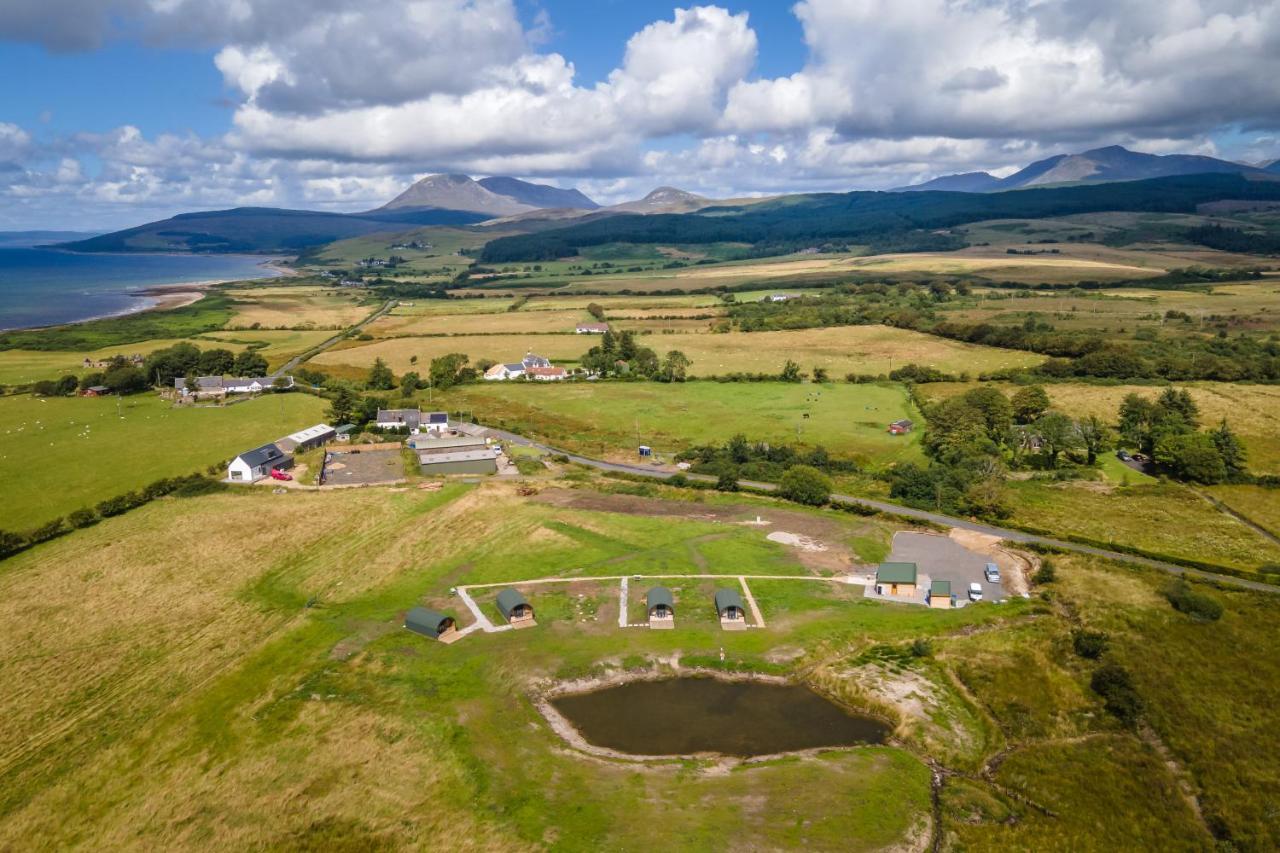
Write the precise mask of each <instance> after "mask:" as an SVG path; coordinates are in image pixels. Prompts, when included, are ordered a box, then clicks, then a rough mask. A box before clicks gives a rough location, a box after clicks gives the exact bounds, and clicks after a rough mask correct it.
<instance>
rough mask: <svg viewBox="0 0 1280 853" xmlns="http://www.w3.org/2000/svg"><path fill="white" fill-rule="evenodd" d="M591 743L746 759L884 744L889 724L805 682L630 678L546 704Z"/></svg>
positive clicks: (645, 751)
mask: <svg viewBox="0 0 1280 853" xmlns="http://www.w3.org/2000/svg"><path fill="white" fill-rule="evenodd" d="M551 703H552V704H553V705H554V706H555V707H556V709H557V710H558V711H560V713H561V714H563V715H564V716H565V718H566V719H568V720H569V722H571V723H573V724H574V725H575V726H576V727H577V729H578V731H579V732H581V733H582V736H583V737H584V738H586V739H587V740H588V741H589V742H591V743H593V744H595V745H596V746H603V747H607V748H609V749H616V750H618V751H619V752H626V753H630V754H632V755H687V754H690V753H694V752H718V753H721V754H723V755H734V756H742V757H748V756H753V755H771V754H773V753H776V752H789V751H792V750H797V749H813V748H815V747H831V746H851V745H854V744H863V743H882V742H883V741H884V739H885V737H886V736H887V735H888V733H889V727H888V726H887V725H885V724H884V723H882V722H881V721H879V720H876V719H873V718H871V717H861V716H857V715H853V714H850V713H848V712H847V711H845V710H844V709H843V708H841V707H840V706H839V705H836V704H834V703H832V702H830V701H828V700H826V699H824V698H823V697H821V696H819V695H818V694H816V693H814V692H813V691H811V690H809V689H807V688H805V687H797V686H794V685H789V684H764V683H760V682H751V681H736V682H730V681H721V680H719V679H715V678H672V679H667V680H665V681H634V682H631V683H630V684H623V685H619V686H618V687H609V688H606V689H604V690H597V691H595V692H592V693H578V694H574V695H569V696H560V697H557V698H556V699H553V700H552V702H551Z"/></svg>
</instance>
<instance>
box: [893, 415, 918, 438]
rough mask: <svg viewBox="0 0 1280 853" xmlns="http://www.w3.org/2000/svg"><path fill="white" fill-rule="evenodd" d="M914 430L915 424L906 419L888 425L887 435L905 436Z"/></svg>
mask: <svg viewBox="0 0 1280 853" xmlns="http://www.w3.org/2000/svg"><path fill="white" fill-rule="evenodd" d="M914 428H915V424H914V423H913V422H911V421H909V420H907V419H906V418H903V419H902V420H900V421H894V422H893V423H891V424H889V434H890V435H906V434H907V433H909V432H911V430H912V429H914Z"/></svg>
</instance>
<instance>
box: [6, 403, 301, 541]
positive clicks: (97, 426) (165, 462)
mask: <svg viewBox="0 0 1280 853" xmlns="http://www.w3.org/2000/svg"><path fill="white" fill-rule="evenodd" d="M324 408H325V404H324V401H322V400H319V399H317V398H315V397H312V396H310V395H307V394H278V395H269V396H265V397H260V398H258V399H256V400H248V401H244V402H239V403H236V404H234V405H229V406H225V407H221V408H216V407H209V408H176V409H175V408H173V407H172V406H171V405H170V404H169V403H168V402H166V401H164V400H161V399H160V398H159V397H155V396H152V395H150V394H145V395H137V396H133V397H125V398H123V399H121V400H119V401H117V400H116V398H114V397H100V398H96V399H93V398H83V397H70V398H68V397H53V398H47V399H45V398H37V397H31V396H28V395H25V394H24V395H20V396H10V397H0V482H2V483H4V495H5V500H4V501H2V502H0V528H2V529H6V530H19V531H23V530H27V529H29V528H33V527H36V526H38V525H40V524H43V523H45V522H47V521H50V520H52V519H54V518H57V517H59V516H64V515H66V514H67V513H69V512H72V511H73V510H77V509H80V508H82V507H91V506H93V505H94V504H96V503H98V502H99V501H101V500H105V499H106V498H110V497H115V496H116V495H120V494H123V493H125V492H128V491H131V490H134V489H138V488H141V487H143V486H145V485H147V484H148V483H151V482H153V481H155V480H158V479H161V478H163V477H175V476H179V475H182V474H190V473H193V472H196V471H201V470H203V469H204V468H205V467H207V466H208V465H211V464H213V463H215V462H222V461H224V460H227V459H230V458H231V457H232V456H234V455H235V454H237V453H239V452H241V451H243V450H249V449H252V448H254V447H257V446H258V445H260V444H263V443H265V442H268V441H271V440H272V439H276V438H279V437H280V436H282V435H287V434H289V433H290V432H294V431H295V430H298V429H301V428H303V427H307V426H311V425H312V424H315V423H319V422H320V421H321V420H322V419H323V414H324Z"/></svg>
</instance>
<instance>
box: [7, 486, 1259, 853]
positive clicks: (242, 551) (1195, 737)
mask: <svg viewBox="0 0 1280 853" xmlns="http://www.w3.org/2000/svg"><path fill="white" fill-rule="evenodd" d="M576 486H577V487H576V488H573V489H557V488H553V487H550V484H547V483H543V489H544V491H543V493H542V494H539V495H538V496H536V497H533V498H521V497H518V496H517V495H516V493H515V490H514V488H513V487H512V486H511V485H510V484H506V485H504V484H501V483H497V482H490V483H488V484H485V485H483V486H481V487H478V488H469V487H464V486H457V485H454V486H449V487H446V489H445V490H444V491H442V492H439V493H434V494H426V493H422V492H418V491H416V490H415V491H407V492H406V491H393V490H390V489H367V490H355V491H342V492H327V493H308V492H289V493H286V494H280V495H276V494H272V493H271V491H270V490H265V489H255V490H235V491H232V492H228V493H224V494H219V495H212V496H206V497H203V498H195V499H185V500H183V499H176V498H168V499H163V500H161V501H158V502H155V503H152V504H150V505H148V506H146V507H143V508H141V509H139V510H136V511H134V512H131V513H129V514H127V515H125V516H122V517H119V518H115V519H110V520H107V521H105V522H103V523H101V524H99V525H97V526H95V527H93V528H89V529H87V530H83V531H78V532H76V533H74V534H71V535H69V536H67V537H64V538H62V539H58V540H55V541H54V542H51V543H48V544H46V545H43V546H40V547H38V548H35V549H33V550H31V551H28V552H25V553H23V554H21V555H18V556H16V557H14V558H11V559H10V560H9V561H6V562H5V563H3V564H0V624H4V625H6V626H7V627H8V629H9V630H7V631H5V632H0V678H3V679H4V681H5V683H6V684H10V685H14V689H11V690H8V691H5V692H4V694H3V696H0V713H3V718H4V719H5V720H6V722H7V724H6V725H5V726H3V727H0V781H3V785H0V845H3V846H22V845H23V844H24V843H25V842H26V841H27V840H29V839H30V838H33V837H38V838H41V839H42V840H43V841H44V843H47V844H49V845H50V846H56V847H65V846H74V845H76V844H78V843H82V842H83V841H84V839H88V838H92V839H93V840H94V843H95V844H98V845H105V846H108V847H120V846H146V847H153V848H154V847H162V846H163V847H193V846H201V847H205V848H210V847H217V848H230V847H234V848H241V849H242V848H289V849H316V848H324V849H375V848H378V849H400V848H420V847H423V846H428V845H432V844H438V843H439V839H440V838H442V837H449V838H451V839H454V842H453V843H454V846H458V847H460V848H463V849H494V848H497V847H503V848H510V847H513V846H515V847H522V848H523V847H549V848H556V849H573V850H595V849H636V848H639V847H642V846H646V845H649V844H650V843H651V842H652V838H653V831H654V827H655V826H656V825H661V826H662V828H663V831H664V832H665V833H668V834H670V836H671V837H673V838H676V837H678V838H679V839H680V844H681V846H684V847H691V848H697V849H716V848H718V847H721V846H723V845H722V841H723V839H724V838H725V837H726V835H727V834H737V833H741V834H742V835H741V838H743V839H749V840H750V845H754V846H756V847H759V848H762V849H779V848H788V849H791V848H796V847H805V848H809V849H815V850H870V849H884V848H888V847H895V848H896V849H920V848H922V847H924V846H925V845H926V842H927V838H928V835H929V811H930V805H929V800H930V798H929V786H930V772H929V768H928V767H927V765H926V764H925V763H924V761H923V760H922V759H924V758H932V759H933V760H935V761H939V762H941V763H942V765H943V766H944V767H947V768H951V769H956V770H959V771H960V775H952V774H947V776H946V778H945V783H944V784H943V786H942V788H941V796H940V804H939V807H940V816H941V819H942V824H941V827H940V829H941V831H942V832H943V835H944V839H943V840H944V847H947V848H953V847H958V846H962V847H964V848H965V849H984V850H985V849H993V850H995V849H1011V848H1018V849H1116V848H1117V847H1126V846H1132V845H1134V844H1138V845H1140V846H1142V847H1145V848H1150V849H1182V848H1200V849H1203V848H1207V847H1209V846H1211V844H1212V839H1211V838H1210V836H1209V833H1208V830H1207V827H1206V821H1207V823H1208V825H1210V826H1213V827H1214V828H1215V831H1216V832H1217V834H1218V836H1219V838H1225V837H1229V838H1231V839H1233V840H1234V841H1235V842H1236V844H1237V846H1238V847H1239V848H1240V849H1267V848H1270V847H1274V846H1275V844H1276V843H1277V842H1278V841H1280V827H1277V826H1276V825H1275V822H1274V820H1273V819H1271V818H1269V817H1268V813H1267V809H1268V807H1269V804H1270V803H1271V802H1273V801H1274V799H1275V797H1276V796H1277V794H1280V782H1277V780H1276V779H1275V777H1274V773H1272V772H1271V771H1272V769H1273V768H1272V767H1271V766H1270V763H1271V762H1270V756H1272V755H1274V754H1275V751H1276V750H1277V749H1280V741H1278V740H1277V738H1278V737H1280V735H1278V734H1277V733H1278V732H1280V726H1277V725H1275V722H1276V710H1275V709H1276V707H1277V706H1278V705H1280V701H1278V700H1280V696H1277V687H1276V685H1277V684H1280V677H1277V676H1280V673H1278V672H1276V668H1277V666H1278V665H1280V664H1277V663H1276V661H1275V660H1274V656H1273V655H1270V654H1269V650H1270V649H1272V648H1274V647H1275V644H1276V643H1277V642H1278V641H1280V637H1277V628H1276V626H1275V621H1274V620H1272V619H1270V618H1268V614H1269V613H1270V608H1271V607H1273V606H1274V605H1273V602H1272V601H1271V599H1270V598H1267V597H1265V596H1262V595H1260V594H1256V593H1248V592H1222V591H1215V592H1213V593H1212V594H1213V595H1214V596H1215V597H1217V598H1219V599H1220V600H1222V601H1223V603H1224V604H1225V606H1226V608H1227V612H1226V615H1225V616H1224V617H1223V619H1222V620H1221V621H1220V622H1217V623H1210V624H1203V625H1200V624H1196V623H1192V622H1190V621H1189V620H1188V619H1187V618H1186V617H1184V616H1182V615H1180V614H1178V613H1176V612H1174V611H1173V610H1171V609H1170V608H1169V607H1168V605H1167V604H1166V603H1165V602H1164V600H1163V599H1162V598H1161V597H1160V596H1159V595H1158V593H1157V590H1158V589H1159V587H1160V585H1161V584H1163V583H1164V582H1165V580H1164V578H1163V577H1162V576H1159V575H1156V574H1152V573H1148V572H1145V571H1142V570H1137V569H1130V568H1124V569H1115V568H1106V567H1105V566H1103V565H1101V564H1099V563H1097V562H1096V561H1091V560H1086V559H1084V558H1061V559H1060V560H1059V571H1058V574H1059V580H1058V582H1057V584H1056V585H1055V588H1054V589H1053V593H1054V598H1055V599H1061V600H1062V601H1063V602H1064V603H1063V605H1062V606H1061V607H1059V606H1057V605H1055V604H1052V603H1048V602H1022V601H1020V600H1017V601H1014V602H1011V603H1010V604H1007V605H1004V606H1002V607H999V608H997V607H994V606H990V605H987V606H977V607H970V608H965V609H963V610H958V611H951V612H937V611H930V610H927V609H925V608H919V607H903V606H895V605H886V604H882V603H876V602H871V601H867V600H861V599H858V598H856V597H849V596H847V595H840V594H834V593H833V594H827V593H821V592H810V591H809V590H810V589H811V587H810V585H809V583H805V582H785V581H757V582H755V584H758V591H757V595H758V598H759V601H760V606H761V607H762V608H763V610H764V612H765V613H766V615H767V617H768V618H769V619H770V627H769V628H768V629H764V630H757V631H747V632H741V633H723V632H720V631H719V630H718V629H717V628H716V627H715V625H714V621H713V620H711V619H705V620H699V619H697V618H696V617H694V618H691V619H690V621H689V623H688V624H687V625H682V626H681V627H679V628H678V629H677V630H676V631H669V632H649V631H643V630H628V631H622V630H619V629H617V627H616V619H617V610H616V606H617V597H616V593H617V587H616V585H609V584H603V583H594V582H586V581H581V582H578V583H575V584H573V585H571V586H568V587H560V588H557V589H550V588H546V589H538V590H535V591H531V593H530V597H531V600H532V601H533V602H534V603H535V606H536V607H538V608H539V623H540V624H539V626H538V627H537V628H536V629H533V630H531V631H519V632H507V633H505V634H493V635H485V634H476V635H473V636H470V637H467V638H464V639H463V640H462V641H461V642H460V643H458V644H455V645H453V646H450V647H444V646H440V645H437V644H433V643H431V642H430V641H427V640H425V639H423V638H420V637H417V636H414V635H411V634H407V633H405V632H404V631H403V630H401V629H400V628H399V627H398V626H399V624H400V619H401V618H402V614H403V613H404V611H405V610H406V609H407V608H408V607H410V606H412V605H414V604H417V603H425V604H427V605H429V606H436V607H442V608H444V609H445V610H446V611H448V612H455V613H456V612H458V610H459V607H458V602H457V599H456V598H452V597H451V596H449V594H448V589H449V587H450V586H455V585H457V584H460V583H477V582H484V581H488V580H496V581H504V580H519V579H521V578H529V577H532V576H539V575H543V574H552V573H557V574H559V573H566V574H569V575H578V576H580V577H583V576H589V575H596V574H629V573H633V572H646V571H656V570H658V569H661V570H663V571H665V572H670V573H674V574H685V573H697V572H702V571H708V570H712V571H714V570H715V569H717V568H719V567H722V566H731V567H732V569H731V570H732V571H734V572H744V573H750V574H757V573H759V574H786V573H807V572H809V571H810V569H809V568H808V567H807V566H806V564H805V562H804V557H803V555H800V554H798V553H797V552H795V551H794V550H791V549H787V548H784V547H783V546H780V545H776V544H774V543H772V542H768V541H766V540H765V538H764V536H765V531H764V530H761V529H759V528H756V527H751V526H743V525H735V524H731V523H723V522H726V521H731V520H733V519H735V518H752V517H754V516H755V515H761V514H763V515H764V516H765V517H766V518H767V519H769V520H770V521H771V522H772V524H771V525H770V526H769V527H768V528H767V529H771V530H772V529H791V530H804V531H806V533H808V534H809V535H813V536H816V537H819V538H820V539H822V540H823V541H825V542H827V543H828V544H829V545H831V546H832V547H834V548H842V547H844V545H843V544H842V543H848V542H850V541H853V540H856V539H864V538H867V537H885V536H887V534H888V533H889V532H890V531H891V528H889V527H887V526H886V525H885V524H884V523H883V522H880V521H878V520H876V519H858V518H852V517H850V516H848V515H844V514H840V513H824V512H809V511H800V510H796V509H794V508H786V507H780V506H779V505H777V504H775V503H774V502H771V501H768V500H763V499H752V498H741V497H739V498H714V499H710V500H709V501H707V502H705V503H700V502H698V501H697V500H692V499H691V498H694V497H697V496H694V495H691V494H690V493H687V492H679V491H678V490H669V489H664V488H661V487H657V486H652V487H645V489H646V490H647V491H649V492H651V493H653V495H654V497H665V498H668V500H654V499H653V498H647V497H643V496H634V495H627V494H609V493H607V492H601V491H598V489H599V488H604V489H608V488H609V487H608V486H607V485H606V484H599V485H593V484H592V483H589V482H579V483H577V484H576ZM712 515H714V516H715V517H717V518H718V519H719V520H720V521H721V523H712V522H710V521H708V520H707V519H708V518H710V517H711V516H712ZM245 518H253V519H254V521H255V525H257V526H259V527H261V528H263V529H270V530H272V531H274V533H275V535H273V536H270V537H248V538H244V539H238V540H236V542H235V543H234V545H232V544H231V543H229V542H225V541H218V542H212V543H211V542H209V540H208V539H207V538H205V539H202V538H201V537H200V536H199V535H197V534H198V533H199V532H203V531H210V530H227V529H235V528H237V527H238V526H240V525H242V524H243V519H245ZM318 518H323V519H325V523H324V524H323V525H321V526H319V527H317V525H316V519H318ZM175 531H195V532H196V533H193V534H192V536H191V537H190V538H189V539H184V538H183V537H181V536H177V537H175V533H174V532H175ZM86 553H91V554H93V555H94V560H93V562H92V565H85V563H84V561H83V559H82V555H84V554H86ZM369 554H377V555H378V558H377V559H368V555H369ZM175 555H179V556H180V560H181V564H182V570H181V571H175V570H174V568H173V567H174V561H175ZM672 584H673V585H674V586H677V587H679V588H681V589H685V588H687V589H689V590H697V591H698V592H701V591H702V587H701V585H700V582H697V581H693V580H690V581H681V580H678V579H677V580H673V581H672ZM797 584H799V586H797ZM681 600H684V599H681ZM695 609H696V608H695ZM468 621H469V617H463V624H466V622H468ZM1079 622H1083V623H1084V624H1086V625H1089V626H1091V627H1099V628H1102V629H1104V630H1106V631H1107V632H1108V633H1109V635H1110V637H1111V640H1110V645H1111V651H1109V652H1108V653H1107V659H1108V660H1117V661H1119V662H1122V663H1124V664H1125V665H1126V666H1128V667H1129V668H1130V670H1131V671H1132V672H1133V674H1134V678H1135V681H1136V683H1137V684H1138V688H1139V690H1140V691H1141V695H1142V697H1143V698H1144V700H1145V701H1146V703H1147V709H1148V710H1147V719H1148V720H1149V722H1150V725H1151V727H1152V730H1153V732H1154V735H1153V737H1155V738H1159V739H1162V740H1163V742H1164V743H1165V744H1167V747H1168V749H1169V756H1168V760H1167V761H1166V759H1165V758H1163V757H1161V756H1160V755H1159V754H1158V753H1157V752H1156V750H1155V748H1154V747H1153V746H1151V745H1150V744H1149V742H1148V740H1146V739H1143V738H1140V737H1138V736H1136V735H1134V734H1130V733H1129V732H1128V731H1127V730H1125V729H1123V728H1122V727H1120V726H1118V725H1116V724H1115V723H1114V722H1113V721H1112V720H1111V719H1110V718H1109V717H1108V716H1107V715H1106V714H1105V713H1103V711H1102V710H1101V707H1100V705H1099V702H1098V700H1097V698H1096V697H1095V696H1094V695H1093V694H1092V693H1091V692H1090V691H1089V690H1088V688H1087V684H1088V680H1089V675H1090V672H1091V669H1092V667H1093V666H1095V665H1096V664H1091V663H1090V662H1088V661H1084V660H1082V659H1079V658H1076V657H1075V656H1074V655H1072V654H1071V652H1070V640H1069V636H1070V629H1071V627H1072V626H1073V625H1074V624H1078V623H1079ZM923 638H928V639H929V640H930V642H931V647H932V653H931V655H929V656H927V657H924V658H920V657H913V656H912V655H911V654H910V653H909V652H908V651H905V649H906V646H907V645H909V643H910V642H911V641H912V640H913V639H923ZM1152 648H1158V649H1160V650H1161V653H1160V654H1158V655H1152V654H1151V653H1150V651H1151V649H1152ZM1223 648H1229V649H1231V654H1230V655H1226V656H1224V655H1222V654H1221V653H1220V652H1221V649H1223ZM720 649H723V650H724V653H725V662H724V663H723V664H720V663H718V660H719V654H718V652H719V650H720ZM673 656H675V657H677V658H679V659H680V660H681V661H682V662H684V663H685V664H686V665H688V664H693V663H703V664H704V665H707V666H723V667H726V668H732V669H747V670H752V669H754V670H765V671H769V672H777V673H786V674H790V675H792V676H793V677H796V678H798V679H800V680H805V681H811V682H813V683H815V684H816V685H818V686H819V687H820V689H822V690H823V691H825V692H828V693H831V694H832V695H835V696H838V697H840V698H841V699H843V700H844V701H847V702H850V703H852V704H854V705H855V706H857V707H867V708H873V709H879V710H880V711H881V712H883V713H885V714H886V715H888V716H889V718H890V719H892V720H894V721H895V722H896V725H897V732H898V736H899V738H900V741H899V743H900V744H901V745H890V746H884V747H875V748H864V749H854V750H837V751H832V752H828V753H823V754H820V755H817V756H806V757H790V758H782V759H772V760H764V761H760V762H757V763H752V764H746V765H739V766H736V767H723V766H720V765H718V764H717V763H716V762H711V761H703V760H683V761H673V762H669V763H666V764H659V765H655V766H652V767H647V768H639V767H637V766H635V765H631V764H627V763H623V762H613V761H601V760H596V759H589V758H586V757H583V756H581V755H579V754H578V753H576V752H574V751H572V750H568V749H566V748H565V747H564V745H563V744H562V742H561V741H560V739H559V738H558V737H557V736H556V735H555V734H554V733H553V732H552V731H551V730H550V729H549V727H548V726H547V725H546V723H545V721H544V720H543V719H542V717H541V716H540V715H539V714H538V713H537V712H536V710H535V709H534V707H533V704H532V701H531V692H534V691H537V690H538V689H540V687H542V686H543V685H546V684H547V683H548V682H550V681H552V680H559V679H565V678H577V677H581V676H586V675H592V674H595V675H600V674H604V673H608V672H617V671H619V669H620V668H621V667H623V666H627V667H648V666H651V665H653V664H652V662H653V661H656V660H670V659H672V657H673ZM1224 657H1225V658H1226V659H1225V660H1224ZM1206 696H1213V697H1214V699H1215V700H1216V701H1214V702H1207V701H1204V697H1206ZM895 697H896V698H895ZM1006 750H1007V753H1006V752H1005V751H1006ZM997 754H999V755H1000V756H1001V760H1000V761H998V762H994V763H993V764H992V765H991V766H992V770H991V771H990V772H983V771H982V770H981V768H982V767H983V766H984V765H986V763H987V762H989V761H991V759H993V758H995V757H996V756H997ZM1182 778H1186V779H1187V780H1188V781H1189V785H1190V790H1191V792H1192V794H1193V795H1194V796H1197V797H1198V798H1199V801H1200V803H1201V805H1202V807H1203V808H1204V809H1205V812H1206V819H1205V820H1201V819H1200V818H1199V817H1198V816H1197V815H1196V813H1195V811H1194V810H1193V809H1192V807H1191V805H1190V804H1188V803H1187V802H1186V801H1185V800H1184V798H1183V797H1182V796H1181V795H1180V793H1179V791H1178V787H1177V786H1178V780H1179V779H1182ZM735 837H738V836H736V835H735ZM745 843H746V842H745V841H736V842H735V846H743V845H744V844H745ZM748 846H749V845H748Z"/></svg>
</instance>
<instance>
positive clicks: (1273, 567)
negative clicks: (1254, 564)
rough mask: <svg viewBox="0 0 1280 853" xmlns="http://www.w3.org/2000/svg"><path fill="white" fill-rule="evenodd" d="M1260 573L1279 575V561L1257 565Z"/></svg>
mask: <svg viewBox="0 0 1280 853" xmlns="http://www.w3.org/2000/svg"><path fill="white" fill-rule="evenodd" d="M1258 574H1260V575H1280V563H1263V564H1262V565H1261V566H1258Z"/></svg>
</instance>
